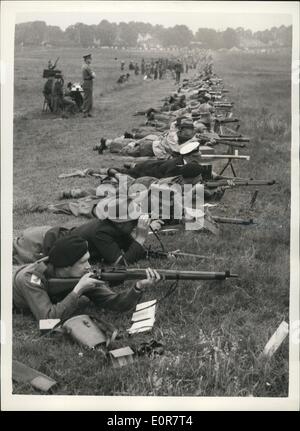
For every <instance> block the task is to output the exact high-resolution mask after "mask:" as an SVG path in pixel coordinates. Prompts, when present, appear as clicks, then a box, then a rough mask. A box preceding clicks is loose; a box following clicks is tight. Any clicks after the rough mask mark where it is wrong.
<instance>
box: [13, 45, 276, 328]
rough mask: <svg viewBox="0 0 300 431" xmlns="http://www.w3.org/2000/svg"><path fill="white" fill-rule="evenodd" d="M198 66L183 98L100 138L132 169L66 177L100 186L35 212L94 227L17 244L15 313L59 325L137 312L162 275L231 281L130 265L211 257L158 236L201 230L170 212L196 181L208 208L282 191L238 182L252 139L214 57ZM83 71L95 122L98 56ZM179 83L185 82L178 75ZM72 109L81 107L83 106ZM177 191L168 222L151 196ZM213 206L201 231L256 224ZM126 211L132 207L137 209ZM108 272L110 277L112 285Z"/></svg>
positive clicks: (67, 194)
mask: <svg viewBox="0 0 300 431" xmlns="http://www.w3.org/2000/svg"><path fill="white" fill-rule="evenodd" d="M197 64H198V67H197V69H195V71H194V74H193V76H192V77H191V78H189V79H184V80H183V81H182V83H181V84H180V85H178V89H177V91H176V92H174V93H172V94H171V95H170V96H168V97H167V98H165V99H163V100H162V102H163V103H161V104H160V106H158V107H150V108H148V109H146V110H143V111H139V112H137V113H136V115H141V116H143V118H144V121H143V123H142V124H141V125H140V127H139V128H136V129H134V130H131V131H125V132H124V135H123V136H119V137H116V138H114V139H107V138H105V137H102V138H101V140H100V142H99V144H97V145H96V146H95V147H94V150H95V151H97V152H98V153H99V155H100V156H101V155H102V154H103V153H104V152H113V153H119V154H120V155H123V156H124V155H125V156H127V157H128V156H130V157H132V159H131V160H132V161H131V162H130V163H128V162H127V163H125V164H124V167H123V168H117V167H115V166H107V167H99V169H97V170H95V169H89V168H87V169H85V170H82V171H76V172H72V173H62V174H61V175H60V178H67V177H72V176H79V177H86V176H92V177H94V178H95V181H96V184H95V187H94V188H91V189H86V190H85V189H72V190H68V191H63V192H62V193H61V194H60V196H59V198H60V199H63V200H64V202H61V203H57V204H49V205H48V206H46V207H44V208H41V207H39V208H36V209H35V208H33V209H32V211H35V210H37V211H41V210H45V211H50V212H52V213H63V214H69V215H73V216H85V217H87V218H89V219H90V220H89V221H87V222H86V223H84V224H82V225H80V226H75V227H74V228H65V227H63V226H39V227H31V228H28V229H26V230H25V231H24V232H23V233H22V234H21V235H19V236H18V237H17V238H15V239H14V242H13V262H14V264H15V265H17V266H18V267H17V270H16V271H15V273H14V278H13V301H14V308H15V310H16V311H20V310H21V311H24V310H29V311H30V312H31V313H33V315H34V316H35V318H36V319H37V320H38V321H39V320H45V319H46V320H47V319H60V321H61V324H62V323H63V322H65V321H66V320H68V319H69V318H71V317H72V316H74V315H78V314H80V310H81V306H85V305H86V304H87V303H89V302H90V301H92V302H93V303H94V304H96V306H97V307H99V308H109V309H112V310H116V311H125V310H129V309H134V307H136V306H137V304H138V303H139V301H140V300H141V295H142V292H143V291H144V290H145V289H147V288H152V287H154V286H155V285H157V284H158V283H159V282H161V281H162V279H164V278H165V279H173V280H177V281H178V280H179V279H181V278H184V279H188V280H211V279H216V280H224V279H226V278H229V277H231V276H234V275H232V274H230V272H229V271H225V272H218V273H212V272H203V271H175V270H174V271H173V272H172V271H170V273H166V272H164V271H163V270H159V269H152V268H151V267H150V266H149V267H148V268H144V270H141V269H139V270H138V269H136V270H134V269H128V265H131V264H134V263H135V262H137V261H139V260H141V259H147V258H149V257H156V256H157V257H160V258H161V257H163V256H164V257H166V258H172V259H173V258H175V257H178V256H181V257H183V258H185V257H189V258H191V257H195V258H203V256H200V255H196V254H194V255H192V254H189V253H185V252H182V253H180V252H178V250H177V251H166V250H165V249H164V247H163V244H162V242H161V239H160V238H159V236H158V232H161V233H162V232H164V230H166V231H167V230H168V229H166V228H172V227H174V225H176V229H178V230H181V231H184V230H185V229H186V228H187V225H188V224H191V223H194V228H193V229H194V230H195V229H196V227H195V226H196V225H197V222H198V220H197V217H196V216H195V215H194V213H193V212H192V211H190V208H188V207H185V206H184V204H182V213H181V214H182V215H183V217H181V218H180V219H178V218H176V216H175V215H174V213H173V214H172V209H174V208H175V207H176V205H177V204H178V202H184V200H183V199H182V194H183V191H184V186H185V185H186V184H191V185H192V186H193V191H195V192H196V190H197V186H198V184H201V185H202V186H204V200H205V204H206V205H207V206H209V203H211V202H214V205H216V204H217V203H218V202H220V200H221V199H222V197H223V196H224V193H225V191H226V190H227V189H228V188H232V187H236V186H249V185H255V186H259V185H271V184H274V181H268V180H252V179H247V178H240V177H238V176H237V175H236V171H235V167H234V165H233V162H234V161H238V160H249V156H247V155H240V154H239V153H238V149H240V148H244V147H245V146H246V143H247V142H249V138H247V137H244V136H243V135H241V134H240V133H239V132H238V130H239V120H238V119H237V118H234V117H233V113H232V109H233V103H231V102H230V101H229V99H228V90H227V89H226V88H224V85H223V81H222V79H220V78H219V77H218V76H217V75H216V74H215V73H214V70H213V63H212V60H211V58H209V60H207V56H206V54H205V53H204V54H203V55H202V57H201V56H200V58H198V61H197ZM145 68H146V66H145ZM178 70H179V68H178ZM180 70H182V69H181V68H180ZM49 71H50V75H51V71H52V72H53V71H55V67H54V68H53V66H52V65H51V68H49ZM82 72H83V79H84V82H83V85H82V88H83V90H84V96H83V100H82V103H81V105H80V110H81V111H82V112H83V114H84V116H91V109H92V105H93V104H92V96H93V80H94V78H95V74H94V72H93V71H92V69H91V56H90V55H86V56H84V65H83V68H82ZM180 73H181V72H180ZM59 80H61V78H59V75H58V74H57V71H56V72H55V74H54V75H53V76H52V75H51V76H49V81H50V83H49V88H50V87H51V85H52V87H51V88H52V91H51V96H50V97H49V99H48V104H49V107H50V110H52V109H54V107H55V106H56V104H57V103H58V105H59V103H61V102H64V98H65V97H66V96H65V94H63V97H62V99H59V102H57V101H56V102H54V100H55V99H54V96H53V95H56V94H57V91H56V92H54V87H55V85H56V83H57V81H59ZM177 81H178V83H179V82H180V76H179V77H177ZM50 84H51V85H50ZM71 88H72V87H71ZM44 94H45V93H44ZM47 94H48V93H47ZM45 98H46V94H45ZM73 101H74V100H73ZM74 104H75V105H76V106H77V107H78V105H77V103H76V101H74ZM69 106H71V105H69ZM68 109H70V110H71V108H68ZM74 109H75V108H74ZM233 126H236V127H235V129H233V128H231V127H233ZM219 145H222V147H223V148H224V147H226V151H224V152H223V153H222V151H221V152H218V153H216V151H215V148H216V147H218V146H219ZM222 160H225V162H226V164H225V165H224V166H223V167H222V169H221V171H220V172H219V173H217V172H216V169H215V166H214V165H215V162H216V161H218V163H220V161H222ZM229 168H230V169H231V171H232V175H231V176H230V177H228V176H224V175H223V174H224V171H225V170H226V169H229ZM124 184H126V188H124ZM174 185H177V186H178V188H177V194H176V193H174V194H173V195H172V199H171V203H170V207H171V213H170V217H168V218H163V217H162V216H161V213H160V212H159V211H158V212H157V211H155V210H157V208H160V207H161V205H163V204H164V202H163V201H162V200H163V197H162V195H160V194H159V195H158V196H159V197H158V199H157V200H156V201H155V200H154V201H152V200H151V197H152V196H153V194H154V191H155V190H157V189H159V190H160V189H161V188H163V189H164V190H170V189H171V188H172V187H173V186H174ZM108 186H109V187H111V188H113V189H114V190H115V191H116V194H115V195H114V196H113V197H109V196H107V187H108ZM131 186H143V190H144V196H143V197H144V199H145V200H146V201H147V202H150V201H151V205H152V207H151V205H150V207H149V211H148V213H144V214H141V212H140V209H141V202H140V201H139V202H138V201H137V200H136V195H135V194H134V192H132V193H131V192H130V190H132V188H131ZM256 196H257V194H256ZM153 202H154V203H153ZM253 203H254V202H253ZM153 205H154V206H155V208H153ZM207 206H204V207H205V214H204V224H203V223H200V224H199V229H198V230H200V231H201V230H202V229H207V230H208V231H210V232H213V233H216V232H217V231H218V224H219V223H238V224H251V223H252V222H253V220H252V219H250V220H240V219H234V218H225V217H219V216H217V215H212V214H211V213H210V212H209V211H208V209H207ZM124 208H126V217H123V218H120V217H119V216H118V215H120V212H121V211H122V210H123V209H124ZM128 208H131V210H130V212H129V211H128ZM110 210H112V211H110ZM111 214H114V215H113V216H112V215H111ZM153 214H155V216H154V215H153ZM202 218H203V216H202ZM166 225H168V226H166ZM150 234H154V235H155V236H156V237H157V239H158V240H159V241H160V244H161V245H162V250H160V252H159V251H158V252H157V253H155V250H150V249H149V246H148V247H147V241H148V238H149V237H150ZM99 263H101V264H103V263H105V264H107V265H112V266H113V268H112V269H107V268H106V269H103V268H102V269H101V271H100V272H99V271H98V272H97V274H96V275H95V274H94V273H93V272H92V269H91V264H92V265H96V266H97V268H98V269H99ZM20 265H22V266H20ZM101 274H102V276H101ZM103 274H106V276H105V277H104V278H103ZM124 274H125V275H124ZM168 277H169V278H168ZM125 279H129V280H130V279H132V280H134V282H132V286H131V287H130V288H129V289H125V290H122V291H121V292H119V293H115V292H114V291H113V290H112V288H111V285H110V281H113V280H115V281H118V282H121V281H124V280H125ZM53 280H54V281H53ZM64 283H67V285H68V288H65V287H64Z"/></svg>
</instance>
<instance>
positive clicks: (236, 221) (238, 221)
mask: <svg viewBox="0 0 300 431" xmlns="http://www.w3.org/2000/svg"><path fill="white" fill-rule="evenodd" d="M212 219H213V220H214V221H215V222H216V223H230V224H242V225H246V226H247V225H249V224H253V223H254V221H253V218H249V219H246V220H244V219H242V218H230V217H218V216H212Z"/></svg>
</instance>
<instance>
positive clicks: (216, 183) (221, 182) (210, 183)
mask: <svg viewBox="0 0 300 431" xmlns="http://www.w3.org/2000/svg"><path fill="white" fill-rule="evenodd" d="M228 181H229V180H216V181H207V182H205V183H204V185H205V187H207V188H209V189H214V188H216V187H223V186H229V183H228ZM230 181H233V182H234V185H235V186H272V185H273V184H275V183H276V181H275V180H251V179H249V180H238V179H236V178H235V177H233V178H231V179H230Z"/></svg>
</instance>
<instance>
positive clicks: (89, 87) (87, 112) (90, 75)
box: [82, 54, 96, 118]
mask: <svg viewBox="0 0 300 431" xmlns="http://www.w3.org/2000/svg"><path fill="white" fill-rule="evenodd" d="M83 59H84V64H83V66H82V79H83V84H82V88H83V90H84V97H83V105H82V112H83V117H84V118H86V117H92V114H91V110H92V107H93V80H94V78H95V77H96V75H95V73H94V72H93V71H92V68H91V66H90V64H91V62H92V54H87V55H84V56H83Z"/></svg>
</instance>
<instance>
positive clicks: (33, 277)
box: [30, 274, 41, 286]
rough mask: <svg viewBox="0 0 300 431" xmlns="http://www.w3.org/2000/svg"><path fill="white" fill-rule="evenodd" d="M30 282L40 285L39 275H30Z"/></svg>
mask: <svg viewBox="0 0 300 431" xmlns="http://www.w3.org/2000/svg"><path fill="white" fill-rule="evenodd" d="M30 282H31V283H33V284H36V285H37V286H40V285H41V279H40V278H39V277H37V276H36V275H35V274H32V275H31V279H30Z"/></svg>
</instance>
